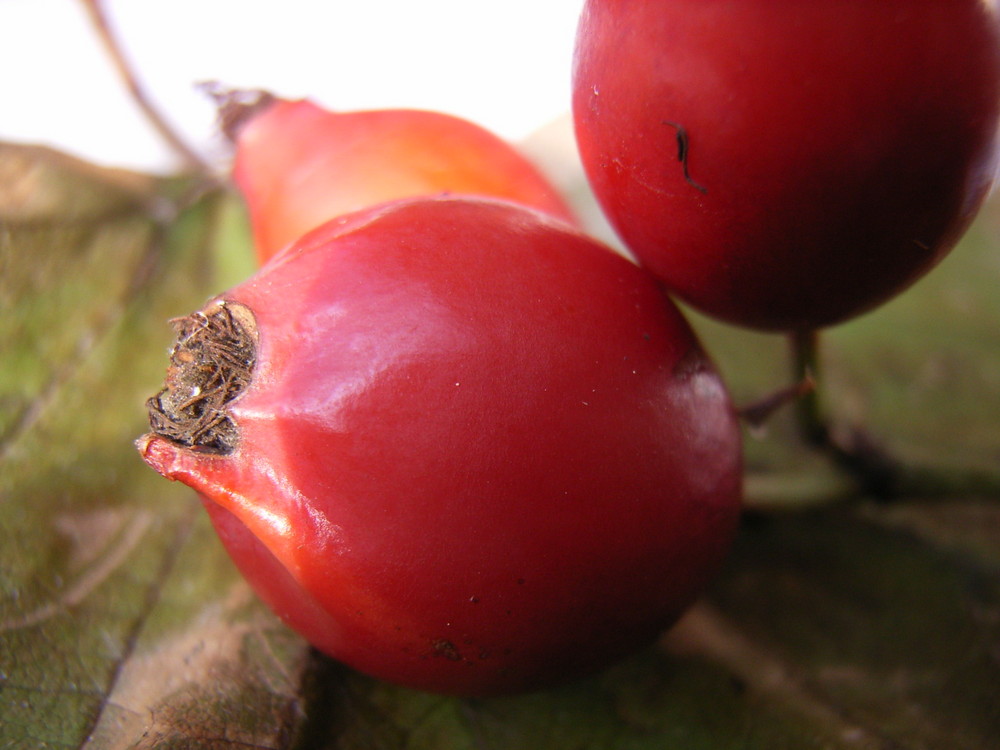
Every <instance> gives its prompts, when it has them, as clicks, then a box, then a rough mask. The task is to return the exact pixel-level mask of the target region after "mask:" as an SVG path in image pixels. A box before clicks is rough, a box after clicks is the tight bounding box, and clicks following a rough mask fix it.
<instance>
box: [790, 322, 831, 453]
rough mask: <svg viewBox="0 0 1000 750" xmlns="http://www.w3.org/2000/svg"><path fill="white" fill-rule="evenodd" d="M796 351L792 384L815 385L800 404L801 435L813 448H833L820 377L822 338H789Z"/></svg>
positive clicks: (805, 334)
mask: <svg viewBox="0 0 1000 750" xmlns="http://www.w3.org/2000/svg"><path fill="white" fill-rule="evenodd" d="M789 337H790V342H791V348H792V367H793V372H792V375H793V381H792V382H796V383H798V382H811V383H813V387H812V388H810V389H808V390H806V391H805V392H803V393H802V395H801V397H800V398H799V399H798V400H797V401H796V415H797V419H798V425H799V432H800V433H801V435H802V437H803V438H804V439H805V440H806V442H807V443H809V444H810V445H812V446H815V447H817V448H826V447H829V446H830V444H831V441H832V438H831V436H830V428H829V426H828V424H827V420H826V416H825V415H824V413H823V406H822V403H821V398H822V387H823V384H822V378H821V373H820V355H819V348H820V343H819V342H820V334H819V331H817V330H797V331H793V332H792V333H790V334H789Z"/></svg>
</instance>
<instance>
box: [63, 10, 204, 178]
mask: <svg viewBox="0 0 1000 750" xmlns="http://www.w3.org/2000/svg"><path fill="white" fill-rule="evenodd" d="M81 3H82V4H83V7H84V9H85V10H86V11H87V13H88V15H89V16H90V20H91V23H92V24H93V26H94V29H95V30H96V31H97V35H98V37H99V38H100V40H101V44H102V46H103V47H104V50H105V52H107V54H108V57H109V58H110V59H111V62H112V64H113V65H114V66H115V70H116V71H117V72H118V75H119V76H120V77H121V79H122V81H123V82H124V84H125V86H126V87H127V88H128V91H129V94H131V96H132V99H133V100H134V101H135V103H136V104H137V105H138V106H139V108H140V109H141V110H142V112H143V114H144V115H145V116H146V119H147V120H149V122H150V124H151V125H152V126H153V127H154V128H155V129H156V132H157V133H159V134H160V137H162V138H163V139H164V140H165V141H166V142H167V144H169V146H170V148H172V149H173V150H174V151H175V152H176V153H177V155H178V156H180V158H181V159H182V160H183V162H184V165H185V166H186V167H188V168H190V169H193V170H195V171H198V172H203V173H206V174H211V171H212V169H211V165H209V163H208V162H206V161H205V159H204V158H202V156H201V155H200V154H199V153H198V152H197V151H195V150H194V149H193V148H192V147H191V146H190V145H189V144H188V143H187V141H186V140H185V139H184V138H183V137H182V136H181V135H180V134H179V133H178V132H177V130H176V129H175V128H174V127H173V126H172V125H171V124H170V123H169V122H168V120H167V118H166V117H165V116H164V115H163V113H161V112H160V111H159V110H158V109H157V108H156V106H154V104H153V103H152V101H151V100H150V98H149V97H148V96H147V95H146V91H145V89H144V88H143V87H142V85H141V84H140V83H139V79H138V77H137V76H136V75H135V72H134V71H133V69H132V66H131V64H130V63H129V61H128V59H127V58H126V57H125V53H124V51H123V49H122V46H121V44H120V43H119V41H118V38H117V37H116V36H115V34H114V32H113V31H112V30H111V25H110V24H109V23H108V17H107V14H106V13H105V12H104V8H103V5H102V0H81Z"/></svg>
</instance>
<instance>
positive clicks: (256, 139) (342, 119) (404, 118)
mask: <svg viewBox="0 0 1000 750" xmlns="http://www.w3.org/2000/svg"><path fill="white" fill-rule="evenodd" d="M237 132H238V135H237V136H236V139H237V140H236V142H237V150H236V160H235V164H234V168H233V178H234V179H235V181H236V184H237V186H238V187H239V189H240V191H241V192H242V193H243V195H244V197H245V199H246V201H247V205H248V207H249V210H250V219H251V222H252V226H253V233H254V241H255V245H256V249H257V254H258V257H259V259H260V261H261V262H264V261H266V260H267V259H269V258H270V257H271V256H273V255H274V254H275V253H276V252H277V251H278V250H280V249H281V248H283V247H284V246H285V245H287V244H289V243H290V242H292V241H294V240H296V239H298V238H299V237H300V236H301V235H302V234H304V233H305V232H307V231H309V230H311V229H313V228H315V227H316V226H318V225H319V224H322V223H323V222H325V221H327V220H328V219H331V218H333V217H335V216H338V215H340V214H345V213H349V212H351V211H355V210H358V209H362V208H366V207H368V206H373V205H376V204H378V203H383V202H385V201H389V200H396V199H398V198H408V197H415V196H421V195H423V196H432V195H479V196H486V197H493V198H503V199H507V200H511V201H515V202H517V203H522V204H524V205H527V206H530V207H532V208H537V209H540V210H542V211H546V212H548V213H550V214H552V215H553V216H557V217H560V218H562V219H565V220H567V221H570V222H574V221H575V219H574V217H573V214H572V212H571V210H570V209H569V207H568V206H567V204H566V202H565V201H564V200H563V199H562V197H560V195H559V193H558V191H557V190H556V189H555V188H554V187H553V186H552V185H551V184H550V183H549V181H548V180H547V179H546V178H545V177H544V176H543V175H542V174H541V172H540V171H539V170H538V169H537V168H536V167H535V166H534V165H533V164H532V163H531V162H529V161H528V159H527V158H525V157H524V156H523V155H521V154H520V153H519V152H518V151H517V150H516V149H515V148H514V147H513V146H511V145H510V144H508V143H507V142H506V141H504V140H502V139H501V138H499V137H498V136H496V135H494V134H493V133H491V132H489V131H488V130H486V129H484V128H482V127H480V126H479V125H476V124H474V123H472V122H469V121H467V120H463V119H461V118H458V117H454V116H451V115H447V114H443V113H440V112H431V111H425V110H413V109H385V110H369V111H357V112H329V111H327V110H324V109H322V108H320V107H318V106H316V105H315V104H313V103H312V102H310V101H306V100H303V101H285V100H281V99H274V100H272V101H270V102H269V103H267V104H265V106H263V108H261V109H259V110H258V111H256V112H255V113H254V114H253V115H252V116H251V117H250V118H249V119H248V121H247V122H245V123H243V124H242V125H241V126H240V127H239V128H238V130H237Z"/></svg>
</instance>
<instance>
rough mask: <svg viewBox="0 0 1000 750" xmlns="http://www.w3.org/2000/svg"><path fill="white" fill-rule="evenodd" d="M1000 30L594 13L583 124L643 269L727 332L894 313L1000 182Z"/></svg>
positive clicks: (886, 7)
mask: <svg viewBox="0 0 1000 750" xmlns="http://www.w3.org/2000/svg"><path fill="white" fill-rule="evenodd" d="M998 38H1000V31H998V21H997V11H996V6H995V3H987V2H982V0H949V2H941V1H940V0H878V2H852V3H844V2H841V1H840V0H809V1H808V2H788V1H787V0H786V1H785V2H775V1H774V0H658V1H656V2H652V1H649V0H588V1H587V3H586V5H585V7H584V11H583V15H582V17H581V22H580V26H579V30H578V37H577V48H576V57H575V65H574V73H573V111H574V119H575V124H576V132H577V140H578V143H579V147H580V153H581V156H582V159H583V162H584V165H585V167H586V170H587V173H588V176H589V178H590V181H591V184H592V185H593V188H594V191H595V192H596V194H597V196H598V198H599V200H600V202H601V205H602V207H603V209H604V210H605V212H606V214H607V215H608V217H609V218H610V220H611V222H612V223H613V224H614V226H615V227H616V228H617V230H618V231H619V233H620V234H621V236H622V238H623V239H624V240H625V242H626V244H627V245H628V246H629V248H631V250H632V251H633V252H634V253H635V255H636V256H637V257H638V258H639V259H640V261H641V262H642V263H643V264H644V265H646V266H648V267H649V268H650V269H651V270H652V271H653V272H654V273H656V274H657V275H659V276H660V277H661V278H662V279H663V280H664V281H665V282H666V283H667V284H668V286H669V287H670V288H671V289H672V290H673V291H675V292H676V293H677V294H678V295H679V296H680V297H682V298H684V299H685V300H687V301H688V302H690V303H691V304H692V305H694V306H696V307H698V308H701V309H702V310H704V311H706V312H708V313H710V314H712V315H714V316H718V317H720V318H723V319H725V320H727V321H730V322H733V323H738V324H745V325H748V326H754V327H760V328H767V329H809V328H815V327H819V326H824V325H828V324H832V323H836V322H838V321H842V320H844V319H846V318H848V317H850V316H853V315H857V314H859V313H862V312H864V311H866V310H869V309H870V308H872V307H874V306H876V305H878V304H879V303H881V302H884V301H885V300H887V299H888V298H890V297H891V296H893V295H894V294H896V293H898V292H900V291H901V290H903V289H904V288H905V287H907V286H908V285H909V284H911V283H912V282H913V281H915V280H916V279H917V278H918V277H920V276H921V275H922V274H924V273H925V272H927V271H928V270H929V269H930V268H931V267H933V266H934V265H935V264H936V263H937V262H938V261H939V260H940V259H941V258H942V257H943V256H944V255H945V254H946V253H947V252H948V251H949V250H950V249H951V247H952V246H953V245H954V244H955V242H956V241H957V240H958V238H959V237H960V236H961V234H962V233H963V232H964V230H965V229H966V227H967V226H968V224H969V222H970V221H971V219H972V218H973V216H974V215H975V213H976V211H977V209H978V207H979V206H980V204H981V202H982V201H983V199H984V197H985V196H986V194H987V192H988V190H989V189H990V186H991V184H992V182H993V180H994V175H995V171H996V164H997V130H998V112H1000V44H998Z"/></svg>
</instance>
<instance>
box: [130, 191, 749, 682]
mask: <svg viewBox="0 0 1000 750" xmlns="http://www.w3.org/2000/svg"><path fill="white" fill-rule="evenodd" d="M178 325H179V328H180V338H179V342H178V344H177V346H176V347H175V350H174V352H173V355H172V367H171V369H170V370H169V371H168V378H167V387H166V389H165V390H164V391H162V392H161V393H160V394H158V395H157V396H156V397H154V398H153V399H151V400H150V407H151V409H150V412H151V424H152V426H153V430H154V432H153V433H152V434H150V435H147V436H145V437H144V438H142V439H141V440H140V441H139V448H140V451H141V453H142V455H143V457H144V458H145V460H146V461H147V462H148V463H149V464H150V465H151V466H152V467H153V468H155V469H156V470H157V471H159V472H160V473H161V474H163V475H164V476H166V477H169V478H170V479H176V480H180V481H182V482H184V483H186V484H188V485H190V486H191V487H193V488H194V489H196V490H197V491H198V492H199V493H200V494H201V495H202V496H203V498H204V499H205V503H206V506H207V507H208V509H209V512H210V513H211V516H212V519H213V521H214V523H215V525H216V528H217V529H218V531H219V534H220V536H221V538H222V540H223V542H224V543H225V544H226V546H227V547H228V548H229V551H230V552H231V554H232V556H233V558H234V559H235V561H236V563H237V565H238V566H239V567H240V568H241V569H242V571H243V573H244V575H246V577H247V578H248V579H249V581H250V582H251V583H252V584H253V586H254V587H255V588H256V590H257V591H258V592H259V593H260V595H261V596H262V598H263V599H264V600H266V601H267V602H268V603H270V605H271V606H272V607H273V608H274V609H275V610H276V611H277V612H278V613H279V614H280V615H281V616H282V617H283V618H284V619H285V620H286V621H287V622H288V623H289V624H290V625H291V626H292V627H294V628H295V629H297V630H298V631H299V632H301V633H302V634H303V635H304V636H305V637H306V638H307V639H308V640H310V641H311V642H312V643H313V644H315V645H316V646H317V647H319V648H320V649H322V650H323V651H326V652H327V653H329V654H331V655H333V656H335V657H336V658H338V659H341V660H343V661H344V662H346V663H347V664H350V665H352V666H354V667H356V668H357V669H360V670H363V671H365V672H368V673H371V674H373V675H376V676H378V677H381V678H384V679H386V680H391V681H394V682H398V683H402V684H405V685H410V686H416V687H419V688H424V689H428V690H433V691H442V692H452V693H463V694H478V695H486V694H494V693H503V692H511V691H518V690H525V689H530V688H535V687H539V686H542V685H546V684H550V683H555V682H559V681H563V680H568V679H571V678H574V677H577V676H580V675H583V674H586V673H588V672H592V671H594V670H597V669H599V668H601V667H603V666H604V665H606V664H608V663H609V662H610V661H612V660H614V659H616V658H618V657H620V656H622V655H624V654H626V653H628V652H630V651H633V650H635V649H637V648H640V647H642V646H643V645H644V644H647V643H649V642H650V641H651V640H652V639H654V638H655V637H656V635H657V634H658V633H659V632H660V631H661V630H662V629H663V628H665V627H666V626H668V625H669V624H670V623H671V622H672V621H673V620H674V619H675V618H676V617H677V616H678V614H679V613H680V612H681V611H682V610H683V609H684V608H685V607H686V606H687V605H688V604H690V603H691V601H692V600H693V599H694V598H695V597H696V596H697V595H698V593H699V592H700V591H701V589H702V588H703V586H704V585H705V584H706V582H707V581H708V580H709V578H710V577H711V575H712V573H713V572H714V571H715V570H716V569H717V568H718V566H719V564H720V562H721V560H722V559H723V557H724V555H725V553H726V550H727V548H728V546H729V543H730V540H731V537H732V535H733V533H734V527H735V525H736V522H737V518H738V514H739V509H740V486H741V474H740V470H741V466H740V463H741V457H740V436H739V430H738V424H737V419H736V417H735V415H734V411H733V408H732V406H731V404H730V401H729V398H728V395H727V393H726V390H725V388H724V386H723V383H722V382H721V381H720V379H719V377H718V375H717V374H716V372H715V371H714V370H713V368H712V365H711V363H710V362H709V360H708V359H707V358H706V356H705V354H704V353H703V351H702V349H701V348H700V347H699V345H698V342H697V341H696V340H695V338H694V336H693V334H692V332H691V330H690V328H689V327H688V325H687V324H686V323H685V321H684V319H683V318H682V317H681V315H680V313H679V312H678V311H677V309H676V308H675V307H674V306H673V305H672V304H671V303H670V302H669V301H668V300H667V299H666V298H665V297H664V296H663V294H662V293H661V291H660V289H659V287H658V285H657V284H656V282H655V281H654V280H652V278H651V277H650V276H649V275H648V274H646V273H645V272H643V271H642V270H641V269H639V268H638V267H636V266H634V265H633V264H631V263H630V262H628V261H627V260H625V259H623V258H621V257H620V256H618V255H616V254H615V253H613V252H611V251H610V250H608V249H607V248H605V247H604V246H602V245H600V244H598V243H596V242H595V241H593V240H591V239H589V238H587V237H585V236H584V235H582V234H579V233H577V232H576V231H575V230H573V229H572V228H570V227H569V226H568V225H566V224H565V223H564V222H560V221H557V220H554V219H551V218H548V217H546V216H544V215H543V214H541V213H539V212H535V211H529V210H527V209H522V208H520V207H517V206H514V205H513V204H509V203H506V202H502V201H487V200H472V199H417V200H413V201H402V202H396V203H393V204H386V205H383V206H381V207H379V208H376V209H373V210H369V211H366V212H362V213H359V214H354V215H351V216H347V217H341V218H339V219H337V220H334V221H331V222H330V223H328V224H326V225H324V226H322V227H320V228H319V229H317V230H316V231H315V232H313V233H312V234H311V235H309V236H307V237H305V238H304V239H303V240H302V241H300V242H299V243H297V244H296V245H295V246H294V247H292V248H291V249H289V250H288V251H287V252H285V253H283V254H282V255H281V257H280V258H277V259H275V260H274V261H273V262H272V263H270V264H268V265H267V266H265V267H264V268H263V269H262V270H261V271H259V272H258V274H257V275H256V276H254V277H253V278H251V279H250V280H249V281H247V282H245V283H243V284H241V285H239V286H237V287H235V288H234V289H232V290H231V291H229V292H227V293H225V294H223V295H221V296H220V297H218V298H217V299H216V300H214V301H213V302H211V303H210V304H209V305H208V306H207V307H205V308H204V309H203V310H202V311H201V312H199V313H196V314H194V315H193V316H190V317H189V318H186V319H184V320H183V321H181V322H180V323H179V324H178Z"/></svg>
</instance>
